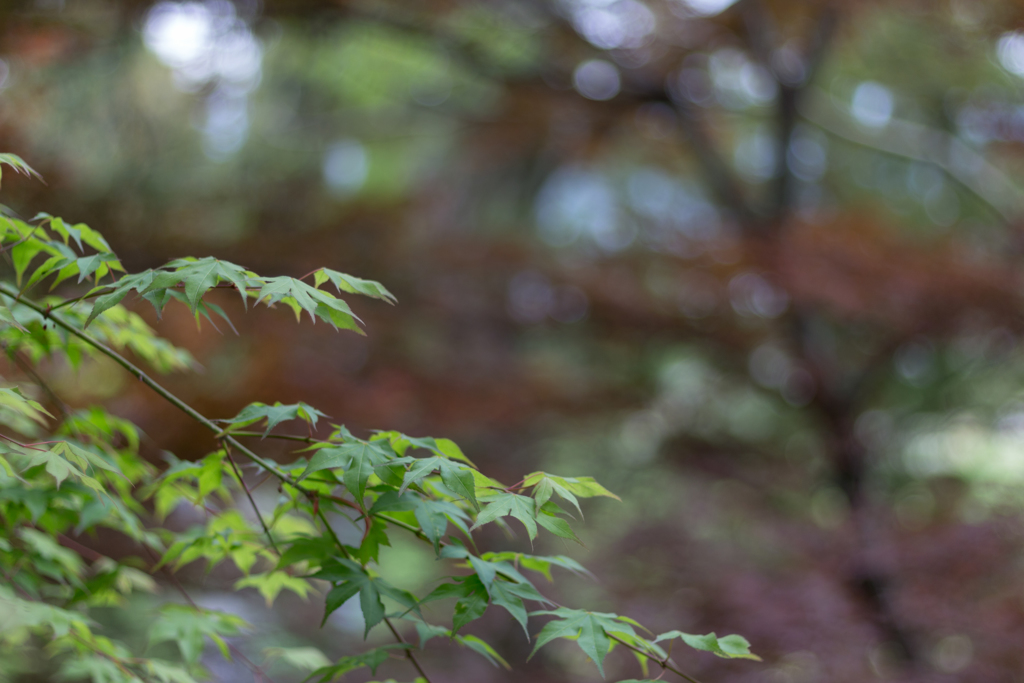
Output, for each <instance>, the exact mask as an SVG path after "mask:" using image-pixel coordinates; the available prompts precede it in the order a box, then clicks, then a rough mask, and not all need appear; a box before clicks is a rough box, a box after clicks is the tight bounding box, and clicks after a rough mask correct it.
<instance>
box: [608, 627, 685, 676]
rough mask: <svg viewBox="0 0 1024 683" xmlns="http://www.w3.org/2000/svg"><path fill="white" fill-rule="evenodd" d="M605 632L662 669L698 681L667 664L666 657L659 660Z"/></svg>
mask: <svg viewBox="0 0 1024 683" xmlns="http://www.w3.org/2000/svg"><path fill="white" fill-rule="evenodd" d="M605 634H606V635H607V636H608V637H609V638H611V639H612V640H614V641H615V642H616V643H619V644H620V645H625V646H626V647H627V648H629V649H630V650H632V651H633V652H635V653H637V654H638V655H643V656H644V657H647V659H650V660H651V661H652V662H657V663H658V666H660V667H661V668H662V669H667V670H668V671H671V672H672V673H674V674H676V675H677V676H682V677H683V678H685V679H686V680H688V681H690V683H700V681H698V680H697V679H696V678H694V677H693V676H689V675H687V674H685V673H683V672H682V671H680V670H679V669H677V668H675V667H674V666H672V665H671V664H669V660H667V659H666V660H664V661H663V660H661V659H658V658H657V657H655V656H654V655H652V654H651V653H649V652H645V651H644V650H641V649H640V648H638V647H636V646H634V645H630V644H629V643H627V642H626V641H625V640H623V639H622V638H619V637H618V636H617V635H615V634H614V633H608V632H607V631H606V632H605Z"/></svg>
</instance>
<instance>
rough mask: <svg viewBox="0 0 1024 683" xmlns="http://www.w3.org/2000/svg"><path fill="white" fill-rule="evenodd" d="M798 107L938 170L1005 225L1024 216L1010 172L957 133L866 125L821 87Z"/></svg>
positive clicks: (851, 135) (863, 142)
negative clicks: (976, 149)
mask: <svg viewBox="0 0 1024 683" xmlns="http://www.w3.org/2000/svg"><path fill="white" fill-rule="evenodd" d="M799 111H800V115H801V116H802V117H804V118H805V119H807V120H808V121H809V122H811V123H813V124H814V125H816V126H818V127H819V128H821V129H822V130H824V131H826V132H828V133H831V134H832V135H835V136H836V137H839V138H842V139H844V140H846V141H847V142H851V143H853V144H855V145H860V146H861V147H866V148H868V149H871V150H874V151H876V152H881V153H883V154H888V155H891V156H896V157H901V158H904V159H911V160H913V161H919V162H922V163H926V164H931V165H933V166H935V167H937V168H939V169H940V170H942V171H943V172H944V173H945V174H946V175H947V176H949V177H950V178H952V179H953V180H955V181H956V182H957V183H959V184H960V185H961V186H962V187H963V188H964V189H966V190H967V191H969V192H970V193H971V194H973V195H974V196H975V197H977V198H978V199H979V200H980V201H982V202H983V203H984V204H985V205H986V206H988V207H989V208H990V209H991V210H992V211H993V212H994V213H995V214H996V215H998V216H999V217H1000V218H1001V219H1002V220H1003V221H1005V222H1006V223H1013V222H1014V221H1016V220H1017V219H1018V218H1019V217H1020V216H1021V215H1022V214H1024V197H1022V195H1021V192H1020V190H1019V189H1018V188H1017V186H1016V185H1014V183H1013V182H1012V181H1011V180H1010V178H1009V177H1008V176H1007V175H1006V173H1004V172H1003V171H1002V170H1000V169H999V168H998V167H996V166H995V165H994V164H992V163H991V162H990V161H988V159H986V158H985V156H984V155H982V154H980V153H979V152H977V151H975V150H974V149H973V148H971V146H970V145H968V144H967V143H965V142H964V141H963V140H960V139H959V138H957V137H955V136H953V135H950V134H948V133H945V132H943V131H941V130H937V129H934V128H929V127H928V126H924V125H921V124H918V123H912V122H910V121H903V120H899V119H892V120H890V121H889V123H888V124H887V125H886V126H885V127H884V128H881V129H880V130H869V129H866V128H864V127H862V126H860V125H859V124H857V123H856V122H855V121H853V120H851V117H850V115H849V114H848V113H847V112H844V111H842V110H841V109H840V108H839V107H837V106H836V105H835V104H833V103H832V100H831V97H830V96H829V95H828V94H827V93H825V92H822V91H820V90H817V91H816V92H814V96H813V97H809V98H807V100H806V102H802V103H801V104H800V106H799Z"/></svg>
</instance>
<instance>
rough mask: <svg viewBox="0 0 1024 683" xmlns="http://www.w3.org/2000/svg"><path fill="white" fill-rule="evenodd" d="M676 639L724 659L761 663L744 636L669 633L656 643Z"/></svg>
mask: <svg viewBox="0 0 1024 683" xmlns="http://www.w3.org/2000/svg"><path fill="white" fill-rule="evenodd" d="M674 638H679V639H680V640H682V641H683V642H684V643H686V644H687V645H689V646H690V647H692V648H693V649H695V650H702V651H704V652H710V653H712V654H714V655H716V656H718V657H722V658H724V659H755V660H757V661H761V658H760V657H758V656H757V655H755V654H753V653H752V652H751V651H750V642H749V641H748V640H747V639H746V638H744V637H743V636H738V635H735V634H734V635H730V636H722V637H721V638H719V637H718V636H716V635H715V634H714V633H707V634H705V635H697V634H693V633H683V632H682V631H667V632H665V633H662V634H661V635H660V636H658V637H657V638H655V639H654V642H655V643H657V642H660V641H662V640H672V639H674Z"/></svg>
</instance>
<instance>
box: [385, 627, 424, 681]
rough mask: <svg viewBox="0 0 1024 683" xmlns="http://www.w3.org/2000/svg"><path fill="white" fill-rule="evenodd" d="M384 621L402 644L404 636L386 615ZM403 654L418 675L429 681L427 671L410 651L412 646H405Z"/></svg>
mask: <svg viewBox="0 0 1024 683" xmlns="http://www.w3.org/2000/svg"><path fill="white" fill-rule="evenodd" d="M384 623H385V624H387V625H388V628H389V629H390V630H391V633H392V635H394V636H395V640H397V641H398V642H399V643H402V644H403V645H404V644H405V638H403V637H402V634H401V633H399V632H398V629H396V628H395V625H394V624H392V623H391V620H390V619H388V618H387V617H384ZM405 656H406V657H407V658H408V659H409V663H411V664H412V665H413V667H414V668H415V669H416V671H418V672H419V674H420V676H422V677H423V680H425V681H426V682H427V683H430V677H429V676H427V672H426V671H424V670H423V667H422V666H420V663H419V662H418V661H417V660H416V655H414V654H413V653H412V648H406V650H405Z"/></svg>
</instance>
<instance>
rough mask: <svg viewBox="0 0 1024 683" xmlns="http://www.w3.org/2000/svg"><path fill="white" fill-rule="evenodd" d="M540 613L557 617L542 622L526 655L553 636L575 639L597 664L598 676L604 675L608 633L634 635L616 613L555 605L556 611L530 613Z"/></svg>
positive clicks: (553, 637) (542, 645) (535, 651)
mask: <svg viewBox="0 0 1024 683" xmlns="http://www.w3.org/2000/svg"><path fill="white" fill-rule="evenodd" d="M543 614H550V615H553V616H556V617H558V618H557V619H555V620H554V621H550V622H548V623H547V624H545V625H544V628H542V629H541V631H540V633H538V634H537V644H536V645H535V646H534V648H533V651H532V652H531V653H530V657H533V655H535V654H536V653H537V650H539V649H540V648H542V647H544V646H545V645H547V644H548V643H550V642H551V641H552V640H555V639H556V638H567V639H569V640H575V641H576V644H577V645H578V646H579V647H580V649H581V650H583V652H584V653H585V654H586V655H587V656H588V657H589V658H590V659H591V661H593V662H594V664H596V665H597V670H598V671H599V672H600V673H601V675H602V676H604V666H603V662H604V658H605V655H607V654H608V651H609V650H610V649H611V639H610V638H609V637H608V634H609V633H616V634H618V633H623V634H626V635H629V636H634V637H635V636H636V632H635V631H634V630H633V627H632V626H630V625H629V624H627V623H624V622H622V621H620V617H619V616H618V615H617V614H611V613H607V612H588V611H586V610H577V609H569V608H568V607H559V608H558V609H556V610H545V611H541V612H531V613H530V616H538V615H543Z"/></svg>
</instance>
